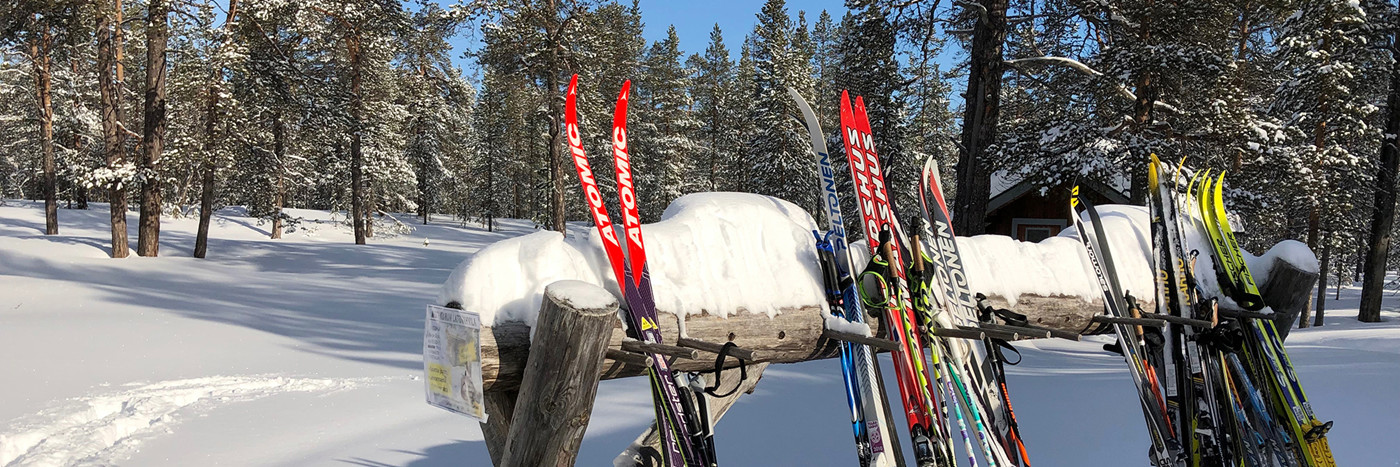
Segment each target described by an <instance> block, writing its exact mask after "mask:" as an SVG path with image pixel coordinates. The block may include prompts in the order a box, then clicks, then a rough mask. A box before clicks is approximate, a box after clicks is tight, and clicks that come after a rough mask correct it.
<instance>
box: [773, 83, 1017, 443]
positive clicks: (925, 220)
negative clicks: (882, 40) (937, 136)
mask: <svg viewBox="0 0 1400 467" xmlns="http://www.w3.org/2000/svg"><path fill="white" fill-rule="evenodd" d="M788 93H789V95H790V96H791V97H792V99H793V100H794V101H795V102H796V103H797V105H798V108H799V110H800V111H801V112H802V122H803V124H804V125H805V126H806V128H807V131H808V134H809V136H810V137H811V142H812V150H813V153H814V155H815V156H816V161H817V165H816V168H817V175H818V181H819V185H820V190H821V191H820V192H819V195H820V199H821V206H820V207H821V209H820V210H821V211H822V212H823V217H825V218H826V228H827V231H826V232H824V233H823V232H813V234H814V235H815V237H816V241H817V247H818V251H819V255H820V258H821V261H822V270H823V276H824V278H825V285H826V289H827V296H828V301H829V305H830V309H831V314H832V315H833V316H836V317H838V318H841V319H846V320H849V321H852V322H855V323H864V322H865V321H866V315H865V313H866V311H865V310H867V309H868V310H870V311H872V312H876V311H878V312H879V316H878V318H879V319H878V324H880V326H878V328H880V329H883V330H884V336H885V337H888V338H889V339H890V340H893V341H894V342H895V343H897V344H898V350H895V351H893V352H891V356H892V358H893V360H894V370H895V380H896V381H897V383H898V387H899V396H900V399H901V405H902V406H903V408H904V411H905V420H906V422H907V427H908V432H909V434H910V437H911V443H912V446H913V448H914V452H913V454H914V458H915V459H916V461H917V462H918V464H919V465H920V466H937V467H944V466H956V465H959V461H958V459H959V457H958V456H957V454H956V452H955V446H954V435H953V429H954V427H953V424H954V423H956V424H957V430H958V434H959V437H960V438H961V441H962V443H961V445H962V451H963V453H964V454H965V455H966V456H967V457H966V459H967V462H968V463H967V465H970V466H978V465H981V464H979V461H978V459H979V457H980V458H981V459H982V461H983V462H985V463H986V465H988V466H999V467H1011V466H1018V465H1027V466H1028V465H1030V464H1029V460H1027V456H1026V450H1025V446H1024V444H1023V443H1022V442H1021V439H1020V432H1019V429H1018V427H1017V426H1016V422H1015V417H1014V415H1013V414H1012V413H1011V405H1010V401H1009V399H1008V398H1007V395H1006V384H1005V374H1004V371H1002V366H1003V364H1004V362H1003V355H1002V352H1001V349H1002V348H1003V347H1006V348H1009V345H1008V344H1006V342H1005V341H1004V340H1002V339H1001V338H1003V337H1009V336H1007V335H1006V334H1005V333H1002V332H998V331H982V330H981V328H980V327H979V324H981V323H982V321H983V320H979V317H987V318H988V319H990V317H991V316H992V315H993V314H992V313H990V309H986V310H984V309H983V308H982V307H981V306H980V304H979V303H977V302H975V298H974V296H973V295H972V293H971V291H970V290H969V289H968V285H967V282H966V277H965V274H964V272H963V269H962V259H961V256H960V255H959V252H958V250H957V244H956V243H955V242H954V240H953V230H952V226H951V223H950V217H949V215H948V210H947V206H946V203H945V202H944V200H943V193H942V189H941V188H940V183H939V182H940V180H939V175H938V166H937V163H936V162H935V161H934V160H933V159H932V158H930V159H929V160H928V162H927V163H926V164H925V165H924V168H923V176H922V177H921V180H920V204H921V206H920V207H921V216H919V217H914V218H913V225H914V230H913V231H911V232H905V231H904V229H903V228H902V227H901V225H900V223H899V220H898V217H897V214H896V212H897V211H896V209H895V206H894V205H893V200H892V199H891V198H890V196H889V192H888V191H887V190H886V188H885V182H884V172H883V171H882V170H881V167H880V160H879V156H878V153H877V152H876V148H875V145H874V138H873V135H872V132H871V128H870V122H869V119H868V117H867V116H866V112H865V104H864V101H863V99H862V98H860V97H856V99H855V102H854V106H852V103H851V100H850V99H849V95H848V93H846V92H843V93H842V94H841V136H842V140H843V142H844V147H845V150H846V156H847V162H848V164H847V165H848V166H849V167H850V169H851V177H852V181H853V182H854V185H855V192H856V195H857V206H858V208H859V209H858V210H859V211H860V216H861V222H860V225H861V226H862V227H863V231H864V232H863V233H864V236H865V238H866V246H867V248H869V253H870V257H871V261H870V263H869V265H868V266H867V267H866V268H865V269H864V270H863V271H861V272H859V273H857V272H856V265H855V262H854V260H853V258H852V253H851V251H850V250H849V248H848V240H847V238H846V234H845V224H844V218H843V217H842V215H841V202H840V194H839V192H838V190H837V182H836V177H837V174H836V173H835V171H834V170H833V169H832V167H831V163H830V159H829V155H828V152H827V148H826V138H825V137H824V136H823V134H822V132H821V126H820V123H819V122H818V121H817V118H816V115H815V113H814V112H813V111H812V109H811V107H810V106H809V105H808V104H807V102H806V101H805V100H804V99H803V98H802V97H801V95H799V94H798V93H797V92H796V91H794V90H792V89H789V90H788ZM876 239H878V241H872V240H876ZM862 283H865V284H868V285H873V286H874V287H871V288H873V289H874V290H875V291H874V292H872V293H864V292H863V290H864V289H863V288H862V287H861V285H862ZM872 296H874V297H873V299H872ZM1002 312H1003V313H1000V316H1003V317H1013V318H1011V319H1012V320H1014V319H1015V318H1014V316H1015V314H1014V313H1010V312H1005V310H1002ZM1012 324H1025V323H1024V321H1021V322H1020V323H1014V322H1013V323H1012ZM1005 329H1026V328H1015V327H1012V326H1005V325H1003V328H1002V330H1005ZM1031 332H1032V333H1035V332H1038V331H1036V330H1032V331H1031ZM840 350H841V362H842V373H843V376H844V378H845V383H846V384H845V387H846V391H847V403H848V405H849V406H850V409H851V414H852V420H851V421H852V429H853V431H854V434H855V441H856V446H857V449H856V451H857V456H858V459H859V461H860V465H862V466H894V465H904V457H903V455H902V453H901V452H900V448H899V447H900V444H899V442H898V440H896V439H895V438H894V435H895V433H896V431H895V429H894V427H893V426H892V425H891V424H892V423H893V421H892V420H891V419H892V418H893V417H892V416H890V414H889V413H888V408H889V405H888V404H887V403H886V402H885V401H886V396H885V391H884V388H883V385H881V384H880V381H881V378H880V369H879V365H878V363H877V361H876V360H875V359H874V358H873V355H872V353H871V351H870V349H869V347H867V346H865V345H861V344H857V343H852V342H845V343H842V344H841V349H840ZM926 352H927V353H926Z"/></svg>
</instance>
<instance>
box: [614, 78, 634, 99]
mask: <svg viewBox="0 0 1400 467" xmlns="http://www.w3.org/2000/svg"><path fill="white" fill-rule="evenodd" d="M631 92H632V80H630V79H629V80H627V81H623V82H622V91H620V92H618V93H617V100H618V101H626V100H627V95H628V94H629V93H631Z"/></svg>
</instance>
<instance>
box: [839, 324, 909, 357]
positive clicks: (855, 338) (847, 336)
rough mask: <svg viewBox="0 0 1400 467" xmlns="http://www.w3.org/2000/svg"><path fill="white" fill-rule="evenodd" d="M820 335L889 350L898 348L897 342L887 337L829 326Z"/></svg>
mask: <svg viewBox="0 0 1400 467" xmlns="http://www.w3.org/2000/svg"><path fill="white" fill-rule="evenodd" d="M822 337H825V338H827V339H836V340H839V341H846V342H854V343H857V344H860V345H868V346H871V347H874V348H877V349H881V350H888V351H891V352H893V351H896V350H899V343H898V342H895V341H892V340H889V339H880V338H877V337H870V336H866V335H862V334H855V333H850V332H845V331H837V330H835V329H831V328H827V329H826V330H824V331H822Z"/></svg>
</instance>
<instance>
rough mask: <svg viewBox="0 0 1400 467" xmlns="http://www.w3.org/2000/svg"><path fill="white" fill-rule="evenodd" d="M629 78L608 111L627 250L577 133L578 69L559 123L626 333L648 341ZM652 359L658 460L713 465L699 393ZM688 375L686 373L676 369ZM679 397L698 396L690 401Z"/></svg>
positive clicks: (651, 338)
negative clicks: (623, 306)
mask: <svg viewBox="0 0 1400 467" xmlns="http://www.w3.org/2000/svg"><path fill="white" fill-rule="evenodd" d="M630 87H631V82H630V81H628V82H624V83H623V84H622V91H621V92H620V93H619V94H618V100H617V108H616V111H615V112H614V114H613V132H612V135H613V157H614V160H613V162H614V164H615V165H616V168H617V171H616V175H617V182H618V183H617V187H618V198H619V201H620V202H621V205H622V217H623V230H624V233H625V236H626V237H627V248H626V254H625V255H624V250H623V246H622V242H621V240H620V239H619V238H618V235H617V230H616V229H615V228H614V225H613V223H612V221H611V220H610V219H609V218H608V210H607V208H606V207H605V206H604V205H603V198H602V194H601V192H600V191H599V190H598V183H597V179H596V178H595V177H594V172H593V170H592V168H591V167H590V166H589V163H588V156H587V155H585V153H584V150H583V141H582V138H581V136H580V134H579V127H578V112H577V107H576V102H575V101H576V98H577V96H578V75H574V76H573V78H572V79H571V80H570V81H569V89H568V93H567V95H566V97H565V105H564V114H565V117H564V129H565V136H566V139H567V140H568V144H569V152H570V156H571V157H572V159H573V161H574V168H575V169H576V170H577V171H578V176H579V181H580V183H582V185H583V194H584V200H585V201H586V202H587V203H588V208H589V209H588V210H589V212H590V213H591V214H592V217H593V224H594V226H596V227H597V228H598V236H599V238H601V239H602V241H603V249H604V250H605V251H606V253H607V256H608V263H609V265H610V266H611V267H612V270H613V274H614V277H615V278H616V279H617V283H618V288H619V289H620V290H621V291H622V294H623V298H624V300H625V302H626V303H627V313H625V314H624V317H625V318H626V322H627V333H628V335H629V336H630V337H632V338H635V339H638V340H641V341H644V342H650V343H657V344H660V343H662V340H661V332H660V329H659V328H658V327H657V324H656V323H657V314H656V304H655V301H654V300H653V296H652V290H651V274H650V273H649V272H648V271H647V265H646V249H645V247H644V243H643V239H642V230H641V219H640V217H638V215H637V201H636V200H637V198H636V192H635V189H634V187H633V186H632V171H631V161H630V157H629V155H628V153H627V98H628V93H629V90H630ZM652 362H653V363H652V365H651V367H650V368H648V376H649V378H650V381H651V390H652V397H653V399H654V407H655V410H656V422H657V428H658V431H659V432H660V433H661V446H662V449H663V450H664V452H663V453H662V461H663V462H664V463H665V465H667V466H669V467H681V466H686V467H692V466H706V467H712V466H714V465H716V464H717V462H716V459H715V453H714V444H713V443H714V440H713V437H712V435H711V433H710V430H709V428H710V427H708V426H700V425H701V424H703V423H705V422H702V420H704V419H708V410H706V411H705V413H704V414H701V413H700V412H699V411H697V410H696V405H697V403H698V405H703V402H704V396H703V395H698V396H694V395H690V394H683V392H686V391H689V389H688V388H689V385H688V384H678V383H677V379H676V376H677V375H675V374H674V373H673V372H672V371H671V368H670V366H669V365H668V364H667V363H666V358H665V357H664V356H662V355H657V354H653V355H652ZM679 376H680V377H682V378H688V376H686V375H679ZM683 397H698V399H699V400H698V401H695V400H692V401H691V402H690V403H687V401H685V400H683V399H682V398H683Z"/></svg>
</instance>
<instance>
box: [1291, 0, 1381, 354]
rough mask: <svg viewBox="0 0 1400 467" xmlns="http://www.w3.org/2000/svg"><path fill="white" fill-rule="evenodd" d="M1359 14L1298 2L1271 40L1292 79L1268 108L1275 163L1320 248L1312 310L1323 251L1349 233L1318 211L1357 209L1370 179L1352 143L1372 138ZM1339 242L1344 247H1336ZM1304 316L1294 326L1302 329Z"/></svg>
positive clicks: (1321, 1)
mask: <svg viewBox="0 0 1400 467" xmlns="http://www.w3.org/2000/svg"><path fill="white" fill-rule="evenodd" d="M1367 28H1368V23H1367V19H1366V13H1365V12H1364V11H1363V10H1362V9H1361V8H1360V6H1358V5H1356V4H1354V3H1349V2H1346V1H1332V0H1303V1H1301V2H1299V3H1298V9H1297V11H1296V12H1295V13H1294V14H1293V15H1292V16H1290V17H1289V18H1288V19H1287V20H1285V22H1284V24H1283V26H1282V28H1281V30H1280V38H1279V48H1278V52H1277V54H1278V60H1279V68H1278V70H1280V71H1284V72H1286V73H1289V74H1290V75H1291V76H1293V79H1289V80H1286V81H1284V82H1283V83H1281V85H1280V86H1279V88H1278V89H1277V90H1276V91H1275V95H1276V96H1277V98H1276V100H1275V101H1274V104H1273V106H1272V108H1271V110H1272V111H1273V112H1274V114H1275V115H1277V116H1278V117H1279V118H1280V119H1281V120H1282V121H1284V122H1285V129H1286V133H1285V134H1286V135H1287V136H1288V140H1289V147H1288V148H1287V150H1286V151H1281V152H1282V153H1283V154H1282V155H1283V156H1284V157H1283V158H1282V160H1277V161H1275V163H1277V164H1281V165H1284V166H1287V167H1291V168H1292V169H1293V170H1294V171H1296V173H1297V174H1298V176H1296V177H1295V178H1294V179H1293V180H1291V181H1292V182H1293V187H1294V190H1296V191H1295V193H1296V194H1295V196H1296V197H1295V198H1294V202H1295V203H1296V205H1299V206H1302V207H1303V208H1304V209H1306V218H1307V240H1308V246H1309V247H1311V248H1313V249H1314V251H1317V250H1318V248H1321V255H1319V256H1321V258H1322V259H1323V261H1322V271H1321V273H1320V276H1319V287H1318V296H1317V302H1318V303H1317V308H1318V310H1322V309H1323V306H1324V299H1325V292H1326V288H1327V287H1326V285H1327V282H1326V281H1327V276H1328V267H1329V266H1330V264H1329V263H1330V261H1329V260H1330V259H1331V258H1330V256H1331V255H1330V253H1331V250H1332V249H1333V247H1334V246H1335V245H1336V244H1337V243H1339V242H1338V240H1339V239H1338V238H1337V235H1336V234H1337V233H1338V232H1345V231H1351V230H1357V229H1356V227H1359V226H1356V225H1354V222H1348V221H1352V220H1353V219H1352V218H1351V217H1350V216H1332V215H1329V216H1326V218H1325V219H1324V216H1323V215H1322V214H1323V209H1324V207H1325V209H1327V210H1329V211H1332V210H1339V211H1340V212H1347V211H1350V210H1352V209H1356V208H1357V207H1359V206H1364V205H1365V203H1364V201H1363V200H1362V199H1361V196H1364V195H1363V193H1361V190H1360V189H1359V188H1360V187H1364V186H1367V185H1368V183H1365V181H1366V180H1368V179H1369V175H1370V173H1371V171H1370V169H1369V161H1368V160H1367V159H1366V158H1365V157H1362V156H1361V155H1359V154H1357V153H1356V151H1355V149H1356V148H1355V147H1354V145H1353V144H1349V143H1351V142H1352V141H1355V140H1358V139H1372V138H1374V137H1375V134H1376V133H1377V128H1376V127H1375V126H1374V125H1372V124H1371V122H1372V120H1371V119H1372V117H1373V116H1372V114H1373V112H1374V111H1375V106H1374V105H1372V104H1371V103H1370V102H1369V101H1368V100H1367V99H1366V97H1367V96H1366V95H1365V93H1362V92H1359V91H1360V89H1361V88H1362V86H1363V85H1364V83H1365V82H1364V81H1362V79H1363V77H1364V76H1365V73H1364V72H1365V70H1366V68H1367V66H1368V65H1369V64H1370V63H1376V62H1381V60H1377V59H1376V57H1375V55H1376V54H1377V51H1375V50H1374V49H1371V48H1370V47H1368V45H1367V39H1368V37H1367V34H1366V29H1367ZM1341 243H1345V242H1341ZM1307 317H1308V312H1307V310H1304V312H1303V315H1302V316H1301V317H1300V321H1299V326H1301V327H1307V325H1308V324H1309V323H1308V320H1307Z"/></svg>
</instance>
